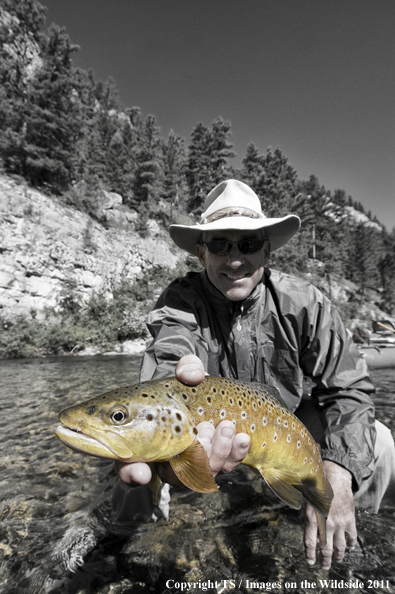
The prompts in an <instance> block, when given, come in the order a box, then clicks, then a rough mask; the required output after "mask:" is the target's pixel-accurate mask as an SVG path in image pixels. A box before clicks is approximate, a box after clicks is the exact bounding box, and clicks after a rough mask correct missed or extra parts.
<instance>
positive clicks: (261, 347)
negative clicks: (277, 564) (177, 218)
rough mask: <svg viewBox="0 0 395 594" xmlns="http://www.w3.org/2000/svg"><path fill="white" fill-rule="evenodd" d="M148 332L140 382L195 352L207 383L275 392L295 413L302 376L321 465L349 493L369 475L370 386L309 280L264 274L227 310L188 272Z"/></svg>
mask: <svg viewBox="0 0 395 594" xmlns="http://www.w3.org/2000/svg"><path fill="white" fill-rule="evenodd" d="M147 326H148V329H149V331H150V333H151V335H152V337H153V341H152V343H151V345H150V346H149V347H148V349H147V351H146V353H145V355H144V358H143V363H142V368H141V380H142V381H144V380H148V379H156V378H163V377H167V376H172V375H174V372H175V367H176V365H177V362H178V361H179V359H180V358H181V357H182V356H184V355H188V354H194V355H197V356H198V357H199V358H200V359H201V360H202V361H203V365H204V368H205V370H206V372H207V373H208V374H209V375H216V376H221V377H227V378H234V379H239V380H243V381H251V382H259V383H263V384H267V385H271V386H276V387H277V388H278V389H279V390H280V393H281V396H282V398H283V400H285V402H286V403H287V405H288V407H289V408H290V410H291V411H296V410H297V408H298V406H299V404H300V402H301V398H302V395H303V391H304V387H305V378H309V379H310V380H311V382H312V384H313V389H312V391H311V398H312V401H313V404H314V405H315V406H316V407H318V409H319V410H320V411H321V420H322V423H323V426H324V436H323V440H322V442H321V447H322V457H323V458H325V459H328V460H332V461H333V462H336V463H338V464H340V465H342V466H344V467H345V468H347V469H348V470H350V472H351V473H352V474H353V477H354V480H355V483H356V485H357V486H358V485H359V484H360V483H361V481H362V480H363V479H364V478H367V477H368V476H370V474H371V472H372V469H373V451H374V441H375V435H376V433H375V427H374V406H373V403H372V401H371V399H370V397H369V394H370V393H372V392H373V391H374V387H373V385H372V383H371V381H370V378H369V373H368V369H367V366H366V363H365V361H364V360H363V359H362V358H361V357H360V355H359V352H358V350H357V348H356V347H355V345H354V344H353V343H352V340H351V336H350V334H349V333H348V332H347V331H346V329H345V328H344V325H343V323H342V321H341V319H340V316H339V314H338V312H337V310H336V308H335V307H333V305H332V304H331V302H330V301H329V300H328V299H327V298H326V297H325V296H324V295H323V294H322V293H321V292H320V291H319V290H318V289H317V288H316V287H314V286H313V285H311V284H310V283H309V282H307V281H305V280H302V279H299V278H296V277H293V276H290V275H286V274H283V273H280V272H278V271H274V270H269V269H265V273H264V275H263V278H262V281H261V282H260V283H258V285H257V286H256V287H255V289H254V291H253V292H252V293H251V295H250V296H249V297H247V299H245V300H244V301H242V302H232V301H229V300H228V299H226V298H225V297H224V296H223V295H222V293H220V291H218V290H217V289H216V288H215V287H214V286H213V285H212V284H211V282H210V281H209V279H208V277H207V274H206V272H205V271H204V272H202V273H191V274H189V275H188V276H186V277H183V278H179V279H177V280H175V281H174V282H173V283H171V285H169V287H168V288H167V289H166V290H165V291H164V292H163V293H162V295H161V296H160V298H159V300H158V303H157V305H156V308H155V309H154V310H153V311H152V312H151V313H150V314H149V316H148V319H147Z"/></svg>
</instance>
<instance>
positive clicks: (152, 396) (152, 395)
mask: <svg viewBox="0 0 395 594" xmlns="http://www.w3.org/2000/svg"><path fill="white" fill-rule="evenodd" d="M151 398H153V399H154V400H155V396H154V394H151ZM170 398H171V396H170Z"/></svg>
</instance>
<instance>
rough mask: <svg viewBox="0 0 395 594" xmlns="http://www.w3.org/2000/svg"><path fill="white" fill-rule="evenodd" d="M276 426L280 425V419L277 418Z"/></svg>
mask: <svg viewBox="0 0 395 594" xmlns="http://www.w3.org/2000/svg"><path fill="white" fill-rule="evenodd" d="M277 424H278V425H281V419H280V417H277Z"/></svg>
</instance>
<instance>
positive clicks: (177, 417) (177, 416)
mask: <svg viewBox="0 0 395 594" xmlns="http://www.w3.org/2000/svg"><path fill="white" fill-rule="evenodd" d="M176 419H177V421H181V420H182V416H181V415H180V413H179V412H176Z"/></svg>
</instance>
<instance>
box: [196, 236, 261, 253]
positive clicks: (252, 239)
mask: <svg viewBox="0 0 395 594" xmlns="http://www.w3.org/2000/svg"><path fill="white" fill-rule="evenodd" d="M265 241H266V239H261V238H259V237H250V238H246V239H241V240H240V241H230V240H229V239H212V240H211V241H205V242H204V244H203V245H205V246H206V247H207V249H208V251H209V252H210V254H214V255H216V256H227V255H228V254H229V253H230V251H231V250H232V246H234V245H237V247H238V249H239V250H240V252H241V253H242V254H245V255H250V254H256V252H259V250H261V249H262V248H263V246H264V244H265ZM220 242H223V243H224V244H225V245H224V249H225V250H226V251H223V250H219V251H218V252H216V251H212V250H211V249H210V244H211V245H213V244H219V243H220ZM249 242H257V245H259V247H257V249H253V250H251V248H250V249H248V248H247V249H245V247H243V246H242V244H246V243H249Z"/></svg>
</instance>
